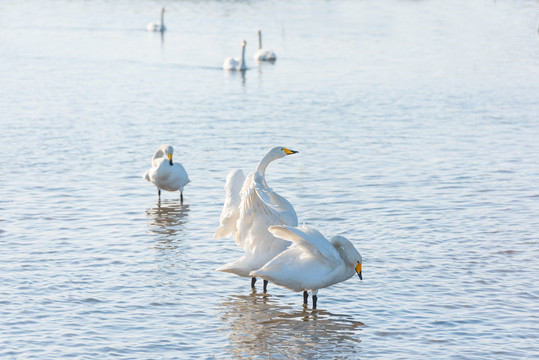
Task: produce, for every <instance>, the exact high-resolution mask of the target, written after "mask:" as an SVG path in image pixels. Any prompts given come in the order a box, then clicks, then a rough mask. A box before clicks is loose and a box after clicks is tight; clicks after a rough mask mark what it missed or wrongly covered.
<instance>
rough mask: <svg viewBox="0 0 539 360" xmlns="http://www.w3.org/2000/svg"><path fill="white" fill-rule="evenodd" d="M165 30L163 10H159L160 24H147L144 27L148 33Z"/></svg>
mask: <svg viewBox="0 0 539 360" xmlns="http://www.w3.org/2000/svg"><path fill="white" fill-rule="evenodd" d="M166 29H167V28H166V27H165V8H163V9H161V22H159V21H155V22H151V23H148V25H146V30H148V31H161V32H163V31H165V30H166Z"/></svg>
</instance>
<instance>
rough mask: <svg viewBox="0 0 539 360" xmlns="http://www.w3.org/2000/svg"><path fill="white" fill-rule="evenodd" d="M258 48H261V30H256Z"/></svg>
mask: <svg viewBox="0 0 539 360" xmlns="http://www.w3.org/2000/svg"><path fill="white" fill-rule="evenodd" d="M258 49H259V50H260V49H262V32H261V31H259V32H258Z"/></svg>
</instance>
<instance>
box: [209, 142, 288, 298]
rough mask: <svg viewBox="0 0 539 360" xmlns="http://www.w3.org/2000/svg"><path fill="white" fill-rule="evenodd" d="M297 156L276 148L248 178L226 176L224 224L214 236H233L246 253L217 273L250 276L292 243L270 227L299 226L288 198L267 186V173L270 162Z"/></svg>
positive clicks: (234, 172) (236, 174)
mask: <svg viewBox="0 0 539 360" xmlns="http://www.w3.org/2000/svg"><path fill="white" fill-rule="evenodd" d="M295 153H297V151H294V150H290V149H287V148H284V147H280V146H279V147H275V148H273V149H271V150H270V151H268V152H267V153H266V155H265V156H264V157H263V158H262V160H260V163H259V164H258V167H257V168H256V171H254V172H252V173H251V174H249V176H247V179H245V176H244V175H243V172H242V171H241V170H232V171H231V172H230V173H229V175H228V176H227V178H226V185H225V189H226V199H225V204H224V205H223V211H222V212H221V224H220V226H219V228H218V229H217V231H216V232H215V236H214V237H215V238H216V239H220V238H223V237H226V236H230V235H232V236H234V238H235V239H236V244H237V245H238V246H240V247H241V248H243V250H244V251H245V253H244V254H243V256H241V257H240V258H239V259H237V260H236V261H234V262H232V263H229V264H226V265H223V266H221V267H220V268H218V269H217V271H224V272H230V273H233V274H236V275H239V276H243V277H251V275H249V274H250V272H251V271H253V270H257V269H260V268H261V267H262V266H263V265H264V264H265V263H267V262H268V261H270V260H271V259H273V258H274V257H275V256H276V255H278V254H279V253H281V252H282V251H283V250H285V249H286V248H287V247H288V246H289V245H290V242H289V241H286V240H282V239H278V238H276V237H275V236H273V235H272V234H271V233H270V232H269V231H268V227H270V226H271V225H291V226H297V224H298V217H297V215H296V211H295V210H294V207H293V206H292V205H291V204H290V203H289V202H288V201H287V200H286V199H285V198H283V197H282V196H280V195H279V194H277V193H276V192H275V191H273V190H272V189H271V188H270V187H269V186H268V185H267V184H266V179H265V172H266V167H267V166H268V165H269V163H270V162H272V161H274V160H277V159H280V158H282V157H284V156H287V155H292V154H295ZM255 282H256V278H255V277H252V279H251V287H253V288H254V284H255ZM267 284H268V283H267V281H264V291H266V286H267Z"/></svg>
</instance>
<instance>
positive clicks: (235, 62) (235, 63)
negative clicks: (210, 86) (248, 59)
mask: <svg viewBox="0 0 539 360" xmlns="http://www.w3.org/2000/svg"><path fill="white" fill-rule="evenodd" d="M245 45H247V43H246V42H245V40H243V42H242V43H241V58H231V57H229V58H226V59H225V62H224V63H223V70H228V71H234V70H236V71H244V70H247V66H245Z"/></svg>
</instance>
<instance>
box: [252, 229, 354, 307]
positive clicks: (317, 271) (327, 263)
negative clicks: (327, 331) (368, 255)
mask: <svg viewBox="0 0 539 360" xmlns="http://www.w3.org/2000/svg"><path fill="white" fill-rule="evenodd" d="M269 231H270V232H271V233H272V234H273V235H274V236H276V237H278V238H281V239H284V240H289V241H292V242H293V243H294V244H293V245H292V246H290V247H289V248H288V249H286V250H285V251H283V252H282V253H280V254H279V255H277V256H276V257H275V258H274V259H273V260H271V261H269V262H268V263H267V264H265V265H264V266H263V267H262V268H261V269H258V270H255V271H252V272H251V276H258V277H261V278H262V279H264V280H269V281H271V282H272V283H275V284H277V285H280V286H284V287H285V288H287V289H290V290H292V291H296V292H299V291H303V304H304V305H307V299H308V297H309V295H308V293H307V291H310V292H311V294H312V298H313V309H316V301H317V299H318V298H317V294H318V289H322V288H325V287H328V286H331V285H334V284H337V283H340V282H342V281H345V280H348V279H349V278H351V277H352V276H354V274H357V275H358V276H359V278H360V279H362V280H363V276H362V275H361V263H362V259H361V255H360V254H359V252H358V251H357V250H356V248H355V247H354V245H352V243H351V242H350V241H349V240H348V239H346V238H345V237H343V236H334V237H332V238H331V239H330V240H329V241H328V240H327V239H326V238H325V237H324V236H323V235H322V234H321V233H320V232H319V231H318V230H316V229H313V228H310V227H307V226H305V225H303V226H302V227H300V228H299V227H292V226H270V228H269Z"/></svg>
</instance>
